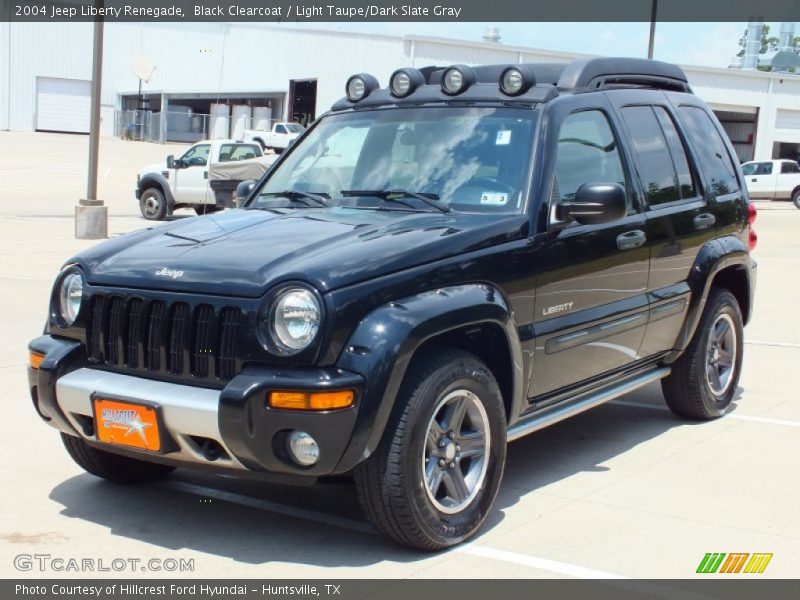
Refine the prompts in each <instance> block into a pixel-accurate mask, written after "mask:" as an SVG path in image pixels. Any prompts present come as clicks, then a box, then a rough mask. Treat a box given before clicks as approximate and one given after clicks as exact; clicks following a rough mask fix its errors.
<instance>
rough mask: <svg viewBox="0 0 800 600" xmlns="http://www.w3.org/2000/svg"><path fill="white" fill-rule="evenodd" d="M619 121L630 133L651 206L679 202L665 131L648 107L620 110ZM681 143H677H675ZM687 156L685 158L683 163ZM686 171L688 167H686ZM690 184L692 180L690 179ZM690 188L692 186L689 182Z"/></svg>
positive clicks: (676, 177) (679, 197)
mask: <svg viewBox="0 0 800 600" xmlns="http://www.w3.org/2000/svg"><path fill="white" fill-rule="evenodd" d="M622 118H623V119H624V120H625V123H626V124H627V126H628V129H629V131H630V134H631V143H632V146H633V152H634V154H635V155H636V158H637V160H638V164H639V175H640V177H641V178H642V185H644V191H645V196H646V198H647V203H648V204H649V205H650V206H655V205H658V204H664V203H666V202H676V201H678V200H681V190H680V188H679V186H678V176H677V173H676V169H675V165H674V164H673V157H672V154H671V152H670V148H669V146H668V145H667V139H666V137H665V136H664V131H663V130H662V129H661V125H660V124H659V121H658V119H657V118H656V115H655V113H654V112H653V108H652V107H651V106H630V107H627V108H623V109H622ZM678 143H679V144H680V140H678ZM685 161H686V157H684V162H685ZM686 168H687V169H688V165H687V167H686ZM689 180H690V182H691V177H690V179H689ZM690 185H691V183H690Z"/></svg>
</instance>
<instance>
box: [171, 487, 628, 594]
mask: <svg viewBox="0 0 800 600" xmlns="http://www.w3.org/2000/svg"><path fill="white" fill-rule="evenodd" d="M159 487H161V488H166V489H171V490H175V491H178V492H184V493H186V494H192V495H196V496H202V497H204V498H214V499H216V500H221V501H223V502H228V503H230V504H239V505H241V506H246V507H248V508H255V509H259V510H265V511H268V512H272V513H276V514H280V515H285V516H288V517H295V518H298V519H303V520H305V521H311V522H313V523H321V524H324V525H332V526H335V527H340V528H342V529H349V530H351V531H357V532H359V533H368V534H370V535H378V533H377V532H376V531H375V530H374V529H373V528H372V527H370V526H369V525H368V524H367V523H364V522H362V521H356V520H355V519H348V518H347V517H339V516H336V515H331V514H327V513H321V512H317V511H315V510H308V509H305V508H298V507H296V506H288V505H286V504H281V503H280V502H273V501H271V500H263V499H261V498H253V497H251V496H247V495H245V494H238V493H236V492H228V491H225V490H219V489H216V488H212V487H209V486H205V485H198V484H194V483H186V482H183V481H167V482H164V483H161V484H159ZM451 553H454V554H468V555H470V556H477V557H480V558H490V559H492V560H496V561H500V562H505V563H509V564H515V565H522V566H525V567H531V568H534V569H539V570H542V571H548V572H550V573H556V574H558V575H565V576H568V577H576V578H579V579H627V578H626V577H625V576H623V575H618V574H616V573H609V572H607V571H599V570H597V569H591V568H588V567H582V566H580V565H574V564H571V563H565V562H561V561H558V560H551V559H549V558H542V557H539V556H531V555H530V554H523V553H521V552H511V551H508V550H500V549H497V548H490V547H488V546H478V545H476V543H475V542H473V543H470V544H463V545H461V546H456V547H455V548H452V549H451V550H447V551H444V552H440V553H438V554H434V555H431V556H430V558H431V559H441V558H442V557H443V556H445V555H447V554H451ZM426 560H429V559H424V558H423V559H421V560H420V562H425V561H426Z"/></svg>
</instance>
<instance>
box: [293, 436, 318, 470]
mask: <svg viewBox="0 0 800 600" xmlns="http://www.w3.org/2000/svg"><path fill="white" fill-rule="evenodd" d="M286 448H287V450H288V451H289V455H290V456H291V457H292V460H293V461H294V462H296V463H297V464H298V465H301V466H303V467H310V466H311V465H313V464H315V463H316V462H317V461H318V460H319V444H317V440H315V439H314V438H313V437H311V436H310V435H309V434H307V433H306V432H305V431H293V432H292V433H290V434H289V437H288V438H286Z"/></svg>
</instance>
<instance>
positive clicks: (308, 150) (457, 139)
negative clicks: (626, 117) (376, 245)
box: [249, 107, 537, 213]
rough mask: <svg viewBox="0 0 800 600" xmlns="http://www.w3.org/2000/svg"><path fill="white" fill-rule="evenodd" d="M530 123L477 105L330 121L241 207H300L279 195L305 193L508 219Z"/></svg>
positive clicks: (338, 202) (526, 157)
mask: <svg viewBox="0 0 800 600" xmlns="http://www.w3.org/2000/svg"><path fill="white" fill-rule="evenodd" d="M536 116H537V112H536V111H534V110H531V109H523V108H477V107H426V108H392V109H383V110H371V111H364V112H352V113H345V114H340V115H332V116H329V117H326V118H324V119H322V120H321V121H320V122H319V123H318V124H317V125H316V126H315V127H314V129H313V130H312V131H311V132H310V133H309V134H307V135H306V136H305V138H303V140H302V141H301V142H300V143H299V144H298V145H296V146H293V147H292V150H291V154H289V155H288V156H287V157H286V159H285V160H284V161H283V162H282V163H281V164H280V165H278V167H277V168H276V170H275V171H274V172H273V173H272V174H271V175H270V177H269V179H268V180H267V182H266V183H265V184H264V185H263V187H262V188H261V189H260V190H259V193H258V194H257V195H256V196H255V198H254V200H253V202H251V204H250V205H249V207H250V208H273V207H279V206H280V207H282V206H296V207H300V206H302V205H309V203H308V202H307V201H306V202H302V203H300V202H293V201H292V200H291V199H290V198H288V197H287V196H286V194H285V193H286V192H293V194H290V195H293V196H294V197H295V198H296V197H297V192H306V193H311V194H316V195H317V196H321V197H324V198H325V199H327V200H329V202H328V205H330V206H344V207H352V208H383V209H387V208H388V209H394V210H438V209H443V210H455V211H466V212H485V213H518V212H521V211H522V210H523V209H524V205H525V199H524V192H525V184H526V182H527V180H528V178H527V176H526V175H527V173H528V167H529V162H530V155H531V149H532V147H533V143H532V139H533V128H534V122H535V119H536ZM362 192H363V193H362ZM390 192H391V193H390ZM420 196H423V197H422V198H420Z"/></svg>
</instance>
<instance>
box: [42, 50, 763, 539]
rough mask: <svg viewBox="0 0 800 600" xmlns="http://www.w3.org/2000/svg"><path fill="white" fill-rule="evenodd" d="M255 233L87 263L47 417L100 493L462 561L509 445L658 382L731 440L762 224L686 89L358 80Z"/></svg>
mask: <svg viewBox="0 0 800 600" xmlns="http://www.w3.org/2000/svg"><path fill="white" fill-rule="evenodd" d="M346 91H347V97H346V98H343V99H342V100H340V101H339V102H337V103H336V104H335V105H334V106H333V108H332V110H331V111H330V112H328V113H327V114H325V115H324V116H322V117H321V118H320V119H318V120H317V121H316V122H315V123H314V124H313V125H312V126H311V127H310V128H309V129H308V131H306V132H305V133H303V135H302V136H301V137H300V138H299V139H298V141H297V142H296V143H295V144H293V145H292V146H291V147H290V148H289V149H288V150H287V151H286V152H285V153H284V154H283V155H282V156H281V157H280V159H279V160H278V161H277V162H276V163H275V165H274V166H273V167H271V169H270V170H269V171H268V172H267V173H266V175H265V176H264V177H263V178H262V180H261V181H259V182H258V183H254V182H243V184H240V187H241V186H244V187H245V188H248V189H247V190H246V191H247V192H248V193H249V197H248V200H247V202H246V204H245V206H244V208H243V209H242V210H232V211H228V212H226V213H224V214H217V215H211V216H205V217H198V218H192V219H185V220H180V221H175V222H172V223H169V224H166V225H164V226H161V227H156V228H153V229H148V230H144V231H136V232H133V233H130V234H128V235H125V236H122V237H119V238H116V239H113V240H110V241H107V242H105V243H102V244H100V245H98V246H95V247H94V248H91V249H89V250H86V251H84V252H82V253H80V254H78V255H76V256H74V257H73V258H71V259H70V260H69V261H67V263H66V265H65V267H64V269H63V270H62V271H61V273H60V274H59V275H58V278H57V280H56V283H55V286H54V288H53V293H52V298H51V300H50V315H49V322H48V324H47V327H46V330H45V335H43V336H42V337H39V338H37V339H35V340H33V341H32V342H31V344H30V358H31V368H30V370H29V377H30V390H31V393H32V396H33V401H34V404H35V407H36V410H37V411H38V412H39V414H40V415H41V417H42V418H43V419H44V420H45V421H47V422H48V423H50V424H51V425H53V426H54V427H56V428H57V429H59V430H60V431H61V434H62V437H63V440H64V444H65V445H66V448H67V451H68V452H69V453H70V455H71V456H72V457H73V458H74V459H75V460H76V461H77V462H78V464H79V465H80V466H82V467H83V468H84V469H86V470H87V471H88V472H90V473H93V474H95V475H98V476H100V477H104V478H106V479H110V480H114V481H122V482H141V481H146V480H149V479H153V478H156V477H161V476H163V475H165V474H167V473H169V472H170V470H172V469H173V468H174V467H176V466H177V467H188V468H198V469H202V468H207V469H212V470H214V471H216V472H219V473H227V474H233V475H236V474H240V475H242V476H245V475H248V476H257V477H261V478H264V479H267V480H269V479H276V478H279V479H281V480H283V481H286V480H296V479H297V478H299V479H305V480H306V481H308V478H319V477H326V476H331V475H341V474H352V475H353V477H354V479H355V485H356V486H357V488H358V493H359V496H360V499H361V502H362V505H363V508H364V511H365V512H366V515H367V517H368V518H369V520H370V521H371V523H372V524H373V525H374V526H375V527H376V528H377V529H379V530H380V531H382V532H383V533H384V534H386V535H387V536H389V537H390V538H392V539H394V540H396V541H397V542H400V543H402V544H406V545H408V546H412V547H416V548H424V549H439V548H444V547H446V546H450V545H453V544H456V543H458V542H461V541H463V540H465V539H467V538H469V537H470V536H471V535H473V534H474V533H475V531H476V530H477V529H478V528H479V526H480V525H481V523H482V522H483V521H484V519H485V518H486V516H487V514H488V513H489V512H490V510H491V507H492V503H493V501H494V498H495V495H496V494H497V490H498V487H499V485H500V480H501V477H502V474H503V466H504V462H505V457H506V443H507V442H508V441H509V440H514V439H517V438H519V437H521V436H524V435H527V434H529V433H532V432H534V431H537V430H538V429H541V428H542V427H545V426H547V425H550V424H552V423H555V422H557V421H559V420H562V419H564V418H566V417H569V416H571V415H573V414H575V413H578V412H581V411H583V410H586V409H588V408H591V407H593V406H596V405H598V404H600V403H602V402H606V401H608V400H611V399H613V398H616V397H619V396H620V395H622V394H625V393H627V392H630V391H631V390H634V389H636V388H639V387H642V386H644V385H646V384H649V383H651V382H655V381H658V380H661V383H662V387H663V390H664V395H665V397H666V401H667V404H668V405H669V407H670V408H671V409H672V410H673V411H674V412H675V413H677V414H678V415H680V416H682V417H685V418H689V419H711V418H714V417H719V416H720V415H722V414H723V413H724V412H725V410H726V408H727V407H728V405H729V404H730V403H731V399H732V397H733V395H734V393H735V390H736V387H737V381H738V378H739V373H740V370H741V364H742V350H743V339H742V326H743V324H744V323H746V322H747V320H748V319H749V317H750V315H751V312H752V305H753V302H752V298H753V289H754V286H755V273H756V269H755V264H754V262H753V261H752V260H751V257H750V250H752V248H753V246H754V245H755V242H756V237H755V232H754V231H753V230H752V224H753V220H754V218H755V211H754V209H753V207H752V205H751V204H749V201H748V197H747V191H746V188H745V186H744V184H743V181H742V175H741V172H740V170H739V167H738V166H737V162H736V160H735V154H734V152H733V149H732V147H731V145H730V143H729V141H728V140H727V138H726V137H725V135H724V133H723V130H722V129H721V127H720V125H719V123H718V122H717V120H716V119H715V117H714V116H713V114H712V113H711V111H710V110H709V109H708V107H707V106H706V105H705V104H704V103H703V102H702V101H701V100H700V99H698V98H697V97H696V96H694V95H693V94H692V92H691V89H690V88H689V86H688V84H687V80H686V77H685V75H684V73H683V72H682V71H681V69H679V68H678V67H675V66H672V65H669V64H664V63H659V62H654V61H644V60H635V59H603V58H598V59H591V60H580V61H576V62H573V63H571V64H568V65H555V64H518V65H506V66H480V67H468V66H464V65H457V66H452V67H449V68H425V69H400V70H398V71H396V72H395V73H394V74H393V75H392V76H391V79H390V85H389V87H388V89H380V86H379V84H378V82H377V81H376V79H375V78H374V77H372V76H370V75H366V74H361V75H355V76H353V77H351V78H350V79H349V80H348V82H347V84H346Z"/></svg>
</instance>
